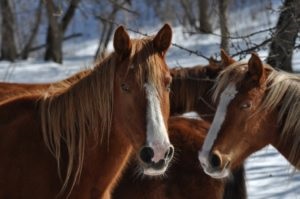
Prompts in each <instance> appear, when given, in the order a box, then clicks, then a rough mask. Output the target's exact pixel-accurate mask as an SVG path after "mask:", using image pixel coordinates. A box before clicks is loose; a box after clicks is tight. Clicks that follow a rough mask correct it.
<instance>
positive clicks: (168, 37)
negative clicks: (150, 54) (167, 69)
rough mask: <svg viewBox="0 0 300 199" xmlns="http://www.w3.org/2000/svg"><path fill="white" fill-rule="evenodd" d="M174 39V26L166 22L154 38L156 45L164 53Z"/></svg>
mask: <svg viewBox="0 0 300 199" xmlns="http://www.w3.org/2000/svg"><path fill="white" fill-rule="evenodd" d="M171 41H172V28H171V26H170V25H169V24H165V25H164V26H163V27H162V28H161V29H160V30H159V31H158V33H157V34H156V36H155V37H154V39H153V43H154V47H155V48H156V49H157V50H158V51H160V52H162V53H163V54H164V53H165V52H166V51H167V50H168V48H169V47H170V45H171Z"/></svg>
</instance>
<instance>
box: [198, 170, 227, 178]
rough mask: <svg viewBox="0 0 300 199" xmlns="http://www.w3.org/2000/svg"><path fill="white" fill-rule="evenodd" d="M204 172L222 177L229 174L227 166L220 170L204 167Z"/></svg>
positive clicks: (213, 176)
mask: <svg viewBox="0 0 300 199" xmlns="http://www.w3.org/2000/svg"><path fill="white" fill-rule="evenodd" d="M204 172H205V173H206V174H207V175H209V176H210V177H212V178H216V179H222V178H227V177H229V176H230V170H229V169H228V168H224V169H222V170H214V169H209V168H206V169H204Z"/></svg>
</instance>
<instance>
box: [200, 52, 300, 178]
mask: <svg viewBox="0 0 300 199" xmlns="http://www.w3.org/2000/svg"><path fill="white" fill-rule="evenodd" d="M214 98H215V100H218V101H219V104H218V108H217V112H216V115H215V118H214V120H213V123H212V126H211V128H210V129H209V133H208V136H207V137H206V139H205V142H204V145H203V147H202V150H201V152H200V154H199V159H200V162H201V165H202V167H203V168H204V170H205V172H206V173H207V174H208V175H210V176H212V177H216V178H221V177H225V176H227V173H228V170H229V169H233V168H235V167H237V166H239V165H240V163H241V162H243V161H244V160H245V158H247V157H248V156H249V155H251V154H252V153H254V152H255V151H258V150H259V149H261V148H263V147H264V146H266V145H268V144H271V145H273V146H274V147H275V148H276V149H277V150H278V151H279V152H280V153H281V154H282V155H283V156H284V157H286V158H287V159H288V161H289V162H290V163H291V164H292V165H293V166H294V167H295V168H296V169H300V157H299V155H300V135H299V133H300V120H299V117H300V103H299V102H300V78H299V76H296V75H293V74H289V73H285V72H282V71H277V70H275V69H273V68H272V67H270V66H269V65H267V64H263V63H262V61H261V60H260V58H259V57H258V56H257V55H256V54H254V53H253V54H252V56H251V58H250V60H249V62H248V63H243V62H237V63H235V64H233V65H231V66H229V67H228V68H227V69H225V70H224V71H222V72H221V74H220V76H219V78H218V81H217V82H216V89H215V91H214Z"/></svg>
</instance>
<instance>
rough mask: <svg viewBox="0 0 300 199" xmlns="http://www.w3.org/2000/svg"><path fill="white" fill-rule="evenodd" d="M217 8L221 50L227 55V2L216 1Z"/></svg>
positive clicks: (226, 0) (222, 0) (224, 0)
mask: <svg viewBox="0 0 300 199" xmlns="http://www.w3.org/2000/svg"><path fill="white" fill-rule="evenodd" d="M218 6H219V22H220V29H221V48H222V49H224V50H225V51H226V52H227V53H229V30H228V25H227V8H228V0H218Z"/></svg>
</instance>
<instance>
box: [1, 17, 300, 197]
mask: <svg viewBox="0 0 300 199" xmlns="http://www.w3.org/2000/svg"><path fill="white" fill-rule="evenodd" d="M233 17H237V16H233ZM257 17H263V16H257ZM249 20H250V19H249ZM232 26H233V27H236V29H239V30H241V29H243V28H244V29H245V28H246V27H247V28H248V29H249V28H250V29H251V26H255V27H256V28H257V27H260V26H259V25H257V24H255V23H251V20H250V21H249V22H247V21H246V22H245V24H241V25H239V26H238V27H237V25H236V24H235V25H234V24H233V25H232ZM243 26H244V27H243ZM267 26H270V24H267ZM264 27H265V26H264ZM258 29H259V28H257V29H256V30H258ZM157 30H158V27H154V28H152V31H153V32H156V31H157ZM260 39H263V37H260V36H257V37H256V40H260ZM173 42H174V43H177V44H180V45H182V46H185V47H188V48H190V49H199V48H200V50H201V51H202V52H205V54H206V55H207V56H210V55H213V54H215V53H218V51H219V44H218V43H219V38H218V37H216V36H212V35H210V36H209V35H193V36H188V35H184V34H182V30H181V28H180V27H176V28H174V38H173ZM97 44H98V41H97V40H96V39H94V38H91V39H89V40H87V41H81V42H76V43H70V42H68V43H67V45H65V47H64V52H65V57H64V63H63V64H62V65H59V64H56V63H53V62H44V61H42V60H39V59H29V60H27V61H17V62H15V63H10V62H4V61H2V62H0V81H8V82H53V81H57V80H61V79H63V78H65V77H67V76H70V75H71V74H73V73H75V72H76V71H79V70H81V69H84V68H87V67H89V66H91V64H92V61H93V56H94V53H95V51H96V48H97ZM110 48H112V47H111V45H110ZM259 54H260V56H261V57H263V58H265V57H266V55H267V51H261V52H259ZM167 62H168V64H169V65H170V67H173V66H193V65H196V64H206V63H207V62H206V61H205V60H204V59H203V58H200V57H197V56H195V55H190V54H189V53H187V52H185V51H182V50H179V49H178V48H175V47H172V48H171V49H170V51H169V53H168V57H167ZM293 63H294V68H295V69H300V55H299V53H297V54H295V56H294V60H293ZM246 172H247V185H248V186H247V188H248V195H249V198H250V199H300V172H299V171H295V170H293V168H292V167H291V166H290V165H289V163H288V162H287V161H286V160H285V159H284V158H283V157H282V156H281V155H280V154H279V153H278V152H277V151H276V150H275V149H274V148H273V147H271V146H268V147H266V148H265V149H263V150H261V151H259V152H257V153H255V154H253V155H252V156H251V157H250V158H249V159H248V160H247V162H246Z"/></svg>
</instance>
